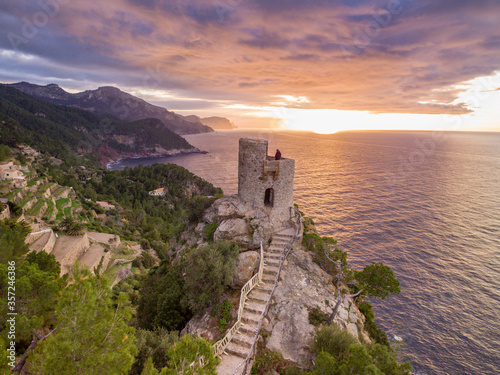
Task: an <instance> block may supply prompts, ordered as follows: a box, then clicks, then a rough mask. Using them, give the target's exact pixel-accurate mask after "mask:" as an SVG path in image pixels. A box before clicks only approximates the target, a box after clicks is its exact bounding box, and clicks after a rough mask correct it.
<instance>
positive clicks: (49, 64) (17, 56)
mask: <svg viewBox="0 0 500 375" xmlns="http://www.w3.org/2000/svg"><path fill="white" fill-rule="evenodd" d="M499 25H500V1H498V0H475V1H473V0H331V1H328V0H318V1H316V0H171V1H163V0H106V1H103V2H99V3H98V2H92V1H89V0H37V1H34V0H29V1H28V0H2V1H1V2H0V81H1V82H18V81H28V82H32V83H37V84H48V83H57V84H59V85H60V86H61V87H62V88H64V89H66V90H68V91H72V92H74V91H82V90H86V89H95V88H97V87H99V86H117V87H119V88H120V89H122V90H123V91H126V92H129V93H131V94H133V95H137V96H139V97H141V98H143V99H145V100H147V101H149V102H151V103H153V104H157V105H161V106H164V107H166V108H168V109H169V110H173V111H175V112H178V113H180V114H184V115H187V114H197V115H199V116H212V115H220V116H226V117H228V118H230V119H231V120H233V121H234V122H235V123H236V124H237V125H238V126H239V127H248V126H253V127H267V126H285V127H288V128H294V129H309V130H314V131H318V132H333V131H337V130H348V129H453V130H494V131H500V27H499Z"/></svg>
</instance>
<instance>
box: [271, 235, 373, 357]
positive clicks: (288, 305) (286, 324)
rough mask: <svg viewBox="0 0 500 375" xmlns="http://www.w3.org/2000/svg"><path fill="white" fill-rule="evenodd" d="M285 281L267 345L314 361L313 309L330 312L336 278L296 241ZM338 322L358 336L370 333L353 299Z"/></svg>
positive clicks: (276, 300) (276, 301)
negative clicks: (310, 317)
mask: <svg viewBox="0 0 500 375" xmlns="http://www.w3.org/2000/svg"><path fill="white" fill-rule="evenodd" d="M281 276H282V282H281V285H279V286H278V287H277V288H276V291H275V293H274V297H273V299H274V303H273V304H272V305H271V307H270V309H269V313H268V318H269V321H270V323H269V325H267V326H265V327H264V330H265V331H267V333H268V338H267V341H266V345H267V348H269V349H272V350H276V351H279V352H280V353H281V354H282V355H283V357H284V358H285V359H289V360H291V361H294V362H298V361H299V362H302V363H300V364H301V365H308V364H310V363H311V362H310V360H311V359H312V352H311V351H310V350H309V344H310V342H311V340H312V339H313V337H314V332H315V329H316V327H315V326H313V325H312V324H310V323H309V311H310V310H312V309H313V308H319V309H320V310H321V311H322V312H324V313H325V314H330V313H331V312H332V310H333V306H334V305H335V301H336V298H335V295H334V292H335V288H334V286H333V284H332V278H331V276H330V275H328V274H327V273H326V272H325V271H323V270H322V269H321V268H320V267H319V266H318V265H317V264H316V263H314V262H313V260H312V256H311V254H310V253H308V252H307V251H306V250H305V249H304V248H303V247H302V246H301V245H300V244H296V245H295V246H294V248H293V250H292V251H291V252H290V254H289V255H288V258H287V264H286V265H285V267H284V272H282V275H281ZM334 322H335V323H336V324H337V325H339V326H340V327H341V328H343V329H347V330H348V331H349V333H351V334H352V335H354V336H355V337H359V336H360V335H362V336H363V339H364V340H366V341H369V338H368V335H367V334H366V332H364V331H363V330H362V327H363V323H364V316H363V314H361V312H360V311H359V310H358V308H357V307H356V305H355V304H354V303H353V301H352V300H351V299H346V300H345V301H344V303H343V304H342V305H341V307H340V309H339V312H338V314H337V316H336V318H335V320H334Z"/></svg>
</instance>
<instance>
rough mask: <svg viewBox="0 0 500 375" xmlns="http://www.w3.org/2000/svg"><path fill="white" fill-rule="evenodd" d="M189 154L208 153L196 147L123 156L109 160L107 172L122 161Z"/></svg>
mask: <svg viewBox="0 0 500 375" xmlns="http://www.w3.org/2000/svg"><path fill="white" fill-rule="evenodd" d="M190 154H208V151H204V150H200V149H199V148H197V147H192V148H188V149H173V150H166V151H165V152H162V153H153V154H143V155H136V156H124V157H121V158H118V159H116V160H111V161H110V162H109V163H106V169H107V170H113V167H115V166H117V165H119V164H120V163H121V162H122V161H124V160H136V159H156V158H158V159H159V158H166V157H169V156H179V155H190Z"/></svg>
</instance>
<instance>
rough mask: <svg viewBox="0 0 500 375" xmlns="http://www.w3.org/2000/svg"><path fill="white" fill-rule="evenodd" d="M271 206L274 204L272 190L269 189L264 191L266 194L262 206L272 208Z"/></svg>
mask: <svg viewBox="0 0 500 375" xmlns="http://www.w3.org/2000/svg"><path fill="white" fill-rule="evenodd" d="M273 204H274V190H273V189H271V188H269V189H266V193H265V194H264V205H265V206H268V207H272V206H273Z"/></svg>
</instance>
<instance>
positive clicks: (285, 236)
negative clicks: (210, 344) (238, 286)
mask: <svg viewBox="0 0 500 375" xmlns="http://www.w3.org/2000/svg"><path fill="white" fill-rule="evenodd" d="M293 234H294V230H293V229H289V230H288V229H286V230H281V231H280V232H278V233H275V234H274V235H273V239H272V242H271V245H270V246H269V248H268V249H267V250H265V252H264V271H263V275H262V282H261V283H260V284H259V285H257V286H256V287H255V288H254V289H253V290H252V291H251V292H250V293H249V294H248V299H247V301H246V303H245V308H244V310H243V315H242V325H241V327H240V329H239V330H238V332H237V333H236V334H235V336H234V337H233V339H232V340H231V342H230V343H229V344H228V345H227V347H226V350H225V352H224V354H223V355H222V357H221V362H220V364H219V366H217V373H218V374H219V375H233V374H237V375H243V367H244V364H243V362H244V361H245V359H246V358H247V356H248V354H249V352H250V349H251V346H252V344H253V341H254V339H255V333H256V332H255V331H256V329H257V325H258V324H259V321H260V319H261V316H262V312H263V311H264V309H265V308H266V303H267V301H268V299H269V297H270V296H271V292H272V290H273V286H274V282H275V280H276V275H277V273H278V268H279V260H280V257H281V254H282V252H283V249H284V247H285V245H286V244H287V243H288V242H289V241H290V239H292V238H293ZM238 366H240V367H239V368H238ZM249 371H250V368H247V373H249Z"/></svg>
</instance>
